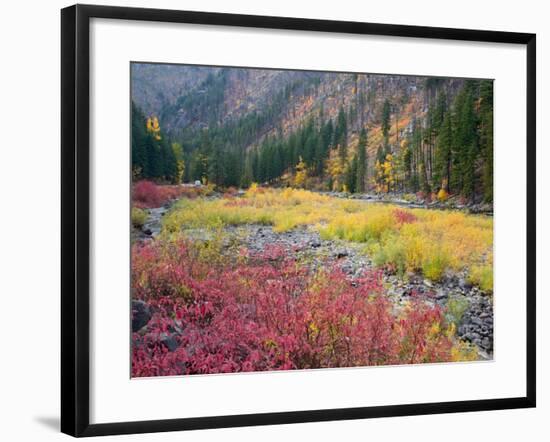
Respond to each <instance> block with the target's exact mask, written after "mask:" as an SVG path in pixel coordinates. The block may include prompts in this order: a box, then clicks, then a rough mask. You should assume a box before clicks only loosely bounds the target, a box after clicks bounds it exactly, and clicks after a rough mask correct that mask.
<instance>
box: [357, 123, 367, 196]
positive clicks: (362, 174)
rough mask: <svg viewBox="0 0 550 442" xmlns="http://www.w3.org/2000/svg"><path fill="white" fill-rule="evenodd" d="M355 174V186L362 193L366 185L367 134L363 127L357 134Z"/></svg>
mask: <svg viewBox="0 0 550 442" xmlns="http://www.w3.org/2000/svg"><path fill="white" fill-rule="evenodd" d="M357 150H358V153H357V174H356V183H355V188H356V191H357V192H361V193H364V192H365V190H366V185H367V170H368V163H367V161H368V158H367V134H366V132H365V129H362V130H361V134H360V135H359V145H358V147H357Z"/></svg>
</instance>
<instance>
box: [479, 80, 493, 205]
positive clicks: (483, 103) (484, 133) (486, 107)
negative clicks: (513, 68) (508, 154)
mask: <svg viewBox="0 0 550 442" xmlns="http://www.w3.org/2000/svg"><path fill="white" fill-rule="evenodd" d="M480 114H481V115H480V120H481V121H480V124H481V130H480V149H481V154H482V158H483V177H482V180H483V198H484V200H485V201H486V202H493V82H492V81H491V80H484V81H482V82H481V86H480Z"/></svg>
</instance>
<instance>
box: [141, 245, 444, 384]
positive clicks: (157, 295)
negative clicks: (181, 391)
mask: <svg viewBox="0 0 550 442" xmlns="http://www.w3.org/2000/svg"><path fill="white" fill-rule="evenodd" d="M195 256H196V255H195V253H194V252H193V248H192V246H190V245H189V244H187V243H185V242H177V243H172V244H170V245H162V244H159V243H155V242H150V243H147V244H146V245H136V246H134V248H133V251H132V259H133V261H132V291H133V297H134V298H136V299H141V300H144V301H146V302H147V303H148V304H149V305H150V306H151V308H152V309H153V311H155V314H154V316H153V318H152V319H151V321H150V322H149V324H148V325H147V327H146V329H144V330H143V331H141V332H139V333H134V335H133V348H132V354H133V356H132V375H133V376H138V377H139V376H163V375H180V374H195V373H223V372H239V371H262V370H280V369H285V370H288V369H301V368H322V367H350V366H366V365H380V364H400V363H416V362H433V361H440V360H450V347H451V341H450V339H449V338H448V337H447V336H446V335H445V334H444V333H442V332H437V331H438V330H440V327H442V324H443V321H444V319H443V315H442V314H441V311H440V310H439V309H438V308H433V307H429V306H427V305H426V304H424V303H422V302H421V301H413V305H412V307H411V308H410V309H406V310H405V311H403V312H401V313H400V314H397V313H394V311H393V308H392V303H391V302H390V300H388V299H387V298H386V297H385V296H384V295H383V290H382V280H381V274H380V273H368V274H366V275H364V276H363V277H361V278H356V279H354V280H353V281H352V280H350V279H348V278H347V277H346V275H345V274H344V273H343V272H342V271H341V270H340V269H339V268H332V269H330V270H329V271H327V272H325V273H322V274H313V273H312V272H311V271H310V270H309V269H308V268H307V267H304V266H299V265H296V262H295V261H293V260H290V259H287V258H285V257H284V256H285V253H284V250H282V249H280V248H272V249H270V250H268V251H266V253H263V254H260V255H255V256H251V257H250V259H249V261H248V262H247V263H246V264H242V263H240V264H233V265H228V264H224V265H218V266H212V265H210V264H208V263H203V262H201V261H200V260H198V259H196V258H195ZM434 330H435V332H434ZM167 336H169V337H170V338H169V339H171V340H172V341H173V342H172V344H173V345H172V347H175V348H172V350H173V351H169V346H168V345H167V344H166V339H167Z"/></svg>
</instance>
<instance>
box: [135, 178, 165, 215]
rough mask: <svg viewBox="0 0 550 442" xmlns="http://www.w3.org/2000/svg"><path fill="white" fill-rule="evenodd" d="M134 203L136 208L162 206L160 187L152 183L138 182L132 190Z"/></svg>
mask: <svg viewBox="0 0 550 442" xmlns="http://www.w3.org/2000/svg"><path fill="white" fill-rule="evenodd" d="M132 202H133V205H134V207H139V208H151V207H160V206H162V204H163V199H162V195H161V192H160V188H159V186H157V185H156V184H155V183H153V182H152V181H138V182H137V183H136V184H134V188H133V190H132Z"/></svg>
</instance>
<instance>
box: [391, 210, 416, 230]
mask: <svg viewBox="0 0 550 442" xmlns="http://www.w3.org/2000/svg"><path fill="white" fill-rule="evenodd" d="M393 216H394V218H395V221H396V222H397V224H399V225H400V226H402V225H403V224H410V223H414V222H415V221H416V216H415V214H414V213H412V212H408V211H406V210H402V209H394V211H393Z"/></svg>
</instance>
